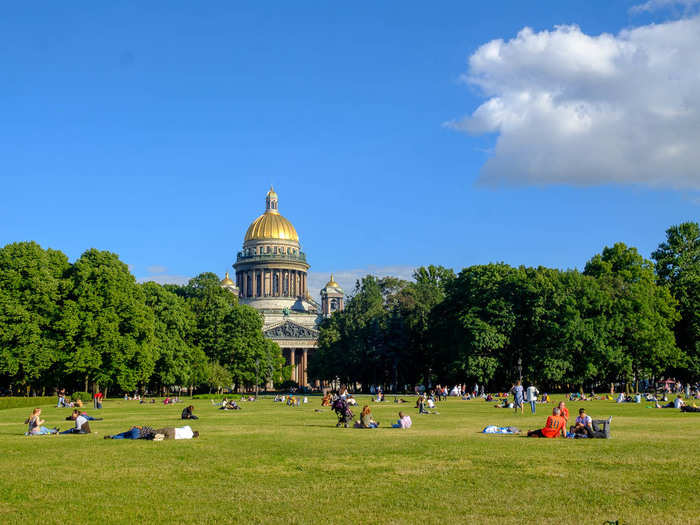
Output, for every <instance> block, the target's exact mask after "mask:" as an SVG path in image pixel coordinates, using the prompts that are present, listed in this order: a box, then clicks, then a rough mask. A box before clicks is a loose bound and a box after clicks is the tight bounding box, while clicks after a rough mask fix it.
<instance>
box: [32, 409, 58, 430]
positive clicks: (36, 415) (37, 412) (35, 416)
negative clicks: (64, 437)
mask: <svg viewBox="0 0 700 525" xmlns="http://www.w3.org/2000/svg"><path fill="white" fill-rule="evenodd" d="M24 423H25V424H26V425H27V435H28V436H43V435H45V434H58V430H59V429H58V427H54V428H46V427H45V426H44V423H45V421H44V420H43V419H41V409H40V408H35V409H34V410H32V413H31V415H30V416H29V417H28V418H27V419H26V420H25V421H24Z"/></svg>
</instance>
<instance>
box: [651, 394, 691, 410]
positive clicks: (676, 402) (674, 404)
mask: <svg viewBox="0 0 700 525" xmlns="http://www.w3.org/2000/svg"><path fill="white" fill-rule="evenodd" d="M683 406H685V402H684V401H683V399H682V398H681V395H680V394H678V396H677V397H676V399H674V400H673V401H671V402H670V403H668V404H666V405H659V403H656V406H655V408H681V407H683Z"/></svg>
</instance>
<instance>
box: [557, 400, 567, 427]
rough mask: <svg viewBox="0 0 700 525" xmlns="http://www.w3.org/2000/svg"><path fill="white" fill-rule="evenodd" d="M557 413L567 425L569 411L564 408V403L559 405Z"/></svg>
mask: <svg viewBox="0 0 700 525" xmlns="http://www.w3.org/2000/svg"><path fill="white" fill-rule="evenodd" d="M559 413H560V414H561V417H563V418H564V421H566V422H567V423H568V422H569V409H568V408H566V403H564V402H563V401H562V402H561V403H559Z"/></svg>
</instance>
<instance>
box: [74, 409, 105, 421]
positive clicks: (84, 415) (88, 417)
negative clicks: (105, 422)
mask: <svg viewBox="0 0 700 525" xmlns="http://www.w3.org/2000/svg"><path fill="white" fill-rule="evenodd" d="M78 416H83V417H84V418H85V419H87V420H88V421H102V418H101V417H92V416H88V414H87V412H81V411H80V410H73V412H71V414H70V416H67V417H66V421H75V420H76V419H77V418H78Z"/></svg>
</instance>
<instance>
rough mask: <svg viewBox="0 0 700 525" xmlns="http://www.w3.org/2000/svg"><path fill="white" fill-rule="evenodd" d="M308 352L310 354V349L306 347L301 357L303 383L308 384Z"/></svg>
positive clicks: (303, 384)
mask: <svg viewBox="0 0 700 525" xmlns="http://www.w3.org/2000/svg"><path fill="white" fill-rule="evenodd" d="M308 354H309V349H308V348H304V354H303V355H302V358H301V385H302V386H306V383H307V382H308V379H307V376H306V367H307V366H308Z"/></svg>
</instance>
